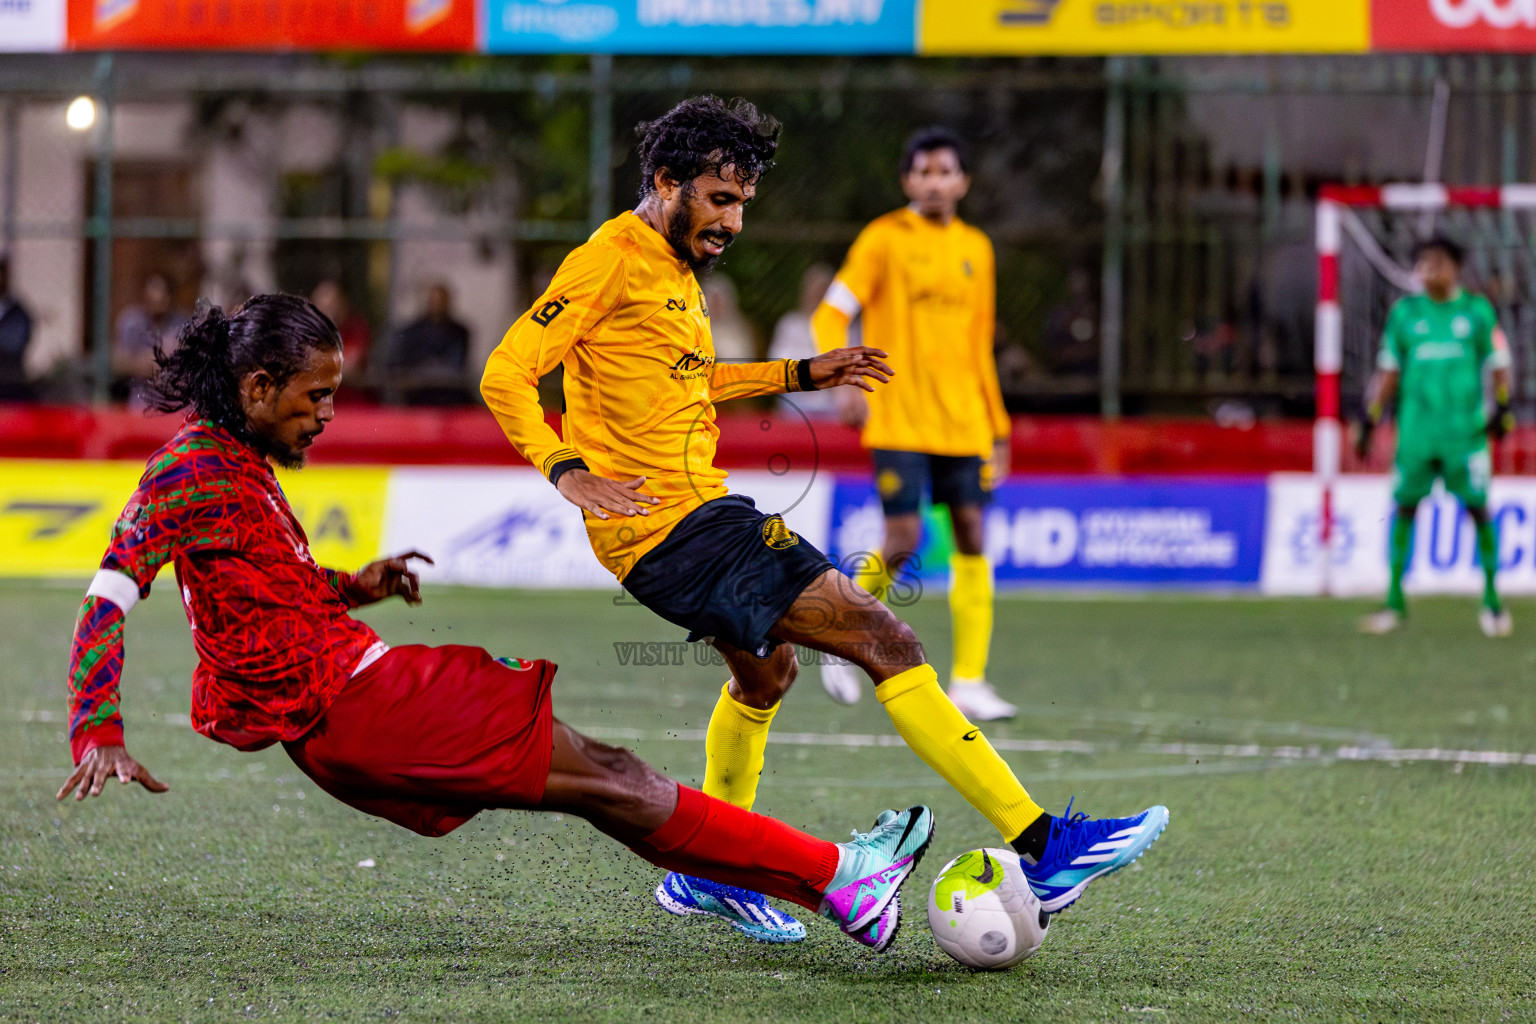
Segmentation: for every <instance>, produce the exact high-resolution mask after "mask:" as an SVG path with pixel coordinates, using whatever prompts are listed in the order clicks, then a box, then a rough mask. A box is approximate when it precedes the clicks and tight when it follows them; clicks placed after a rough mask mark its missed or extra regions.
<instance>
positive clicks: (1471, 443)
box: [1377, 291, 1509, 451]
mask: <svg viewBox="0 0 1536 1024" xmlns="http://www.w3.org/2000/svg"><path fill="white" fill-rule="evenodd" d="M1485 364H1491V365H1493V366H1495V367H1499V366H1508V365H1509V348H1508V346H1507V345H1506V344H1505V343H1504V338H1503V334H1502V333H1501V332H1500V331H1499V318H1498V314H1496V313H1495V312H1494V310H1493V305H1492V304H1491V303H1490V302H1489V301H1488V300H1487V299H1485V298H1483V297H1482V296H1481V295H1473V294H1471V293H1470V292H1467V291H1458V292H1457V293H1456V294H1455V295H1454V296H1452V297H1451V298H1449V299H1447V300H1446V301H1445V302H1436V301H1435V300H1434V299H1432V298H1430V297H1429V296H1428V295H1408V296H1404V297H1403V298H1401V299H1399V300H1398V301H1397V303H1396V304H1395V305H1394V306H1393V307H1392V312H1391V313H1389V314H1388V316H1387V326H1386V328H1385V330H1383V332H1382V339H1381V355H1380V357H1379V358H1378V359H1377V365H1378V366H1380V367H1381V368H1382V369H1383V370H1395V371H1397V372H1398V373H1401V374H1402V380H1401V384H1400V385H1399V389H1398V399H1397V426H1398V447H1399V449H1412V450H1418V449H1421V448H1425V447H1431V448H1437V449H1438V448H1445V447H1450V448H1453V449H1455V450H1459V451H1460V450H1465V451H1471V450H1473V449H1475V448H1480V447H1481V446H1482V445H1483V444H1485V443H1486V441H1487V436H1486V433H1485V430H1486V427H1487V420H1486V417H1485V416H1484V413H1483V367H1484V365H1485Z"/></svg>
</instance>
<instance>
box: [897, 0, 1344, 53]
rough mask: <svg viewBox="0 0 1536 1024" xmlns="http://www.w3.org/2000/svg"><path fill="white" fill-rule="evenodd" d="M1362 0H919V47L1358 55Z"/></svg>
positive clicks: (924, 50)
mask: <svg viewBox="0 0 1536 1024" xmlns="http://www.w3.org/2000/svg"><path fill="white" fill-rule="evenodd" d="M1369 42H1370V13H1369V0H925V2H924V3H923V6H922V16H921V22H920V24H919V34H918V52H919V53H924V54H969V55H992V54H1175V53H1186V54H1196V53H1362V52H1364V51H1365V50H1366V49H1367V48H1368V46H1369Z"/></svg>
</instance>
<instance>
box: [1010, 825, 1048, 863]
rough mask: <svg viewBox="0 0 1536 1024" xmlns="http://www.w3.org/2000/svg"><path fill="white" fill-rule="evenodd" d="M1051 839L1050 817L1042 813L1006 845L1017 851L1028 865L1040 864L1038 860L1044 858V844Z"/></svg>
mask: <svg viewBox="0 0 1536 1024" xmlns="http://www.w3.org/2000/svg"><path fill="white" fill-rule="evenodd" d="M1050 838H1051V816H1050V815H1049V814H1046V813H1044V812H1042V813H1041V814H1040V817H1038V818H1036V819H1035V820H1034V821H1032V822H1030V823H1029V825H1028V826H1027V827H1026V828H1025V829H1024V831H1023V832H1020V833H1019V834H1018V835H1017V836H1016V837H1015V838H1014V839H1013V840H1012V841H1011V842H1010V843H1009V844H1008V845H1009V846H1012V847H1013V848H1014V849H1015V850H1018V851H1019V855H1020V856H1022V857H1024V858H1025V859H1026V860H1027V861H1028V862H1029V863H1030V864H1038V863H1040V858H1041V857H1043V856H1045V844H1046V843H1047V842H1049V841H1050Z"/></svg>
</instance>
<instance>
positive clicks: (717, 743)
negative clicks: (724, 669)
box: [704, 680, 779, 811]
mask: <svg viewBox="0 0 1536 1024" xmlns="http://www.w3.org/2000/svg"><path fill="white" fill-rule="evenodd" d="M778 711H779V706H778V705H777V704H775V705H774V706H773V707H771V708H769V709H768V710H766V711H759V710H758V709H757V708H749V707H747V706H746V705H745V704H742V703H739V702H738V701H737V700H736V699H735V698H733V697H732V696H731V683H730V680H726V683H725V685H724V686H722V687H720V699H719V700H718V701H716V702H715V713H714V714H712V715H710V716H709V731H708V732H706V733H705V734H704V793H705V795H706V796H712V797H716V798H718V799H720V800H724V801H725V802H726V803H728V804H735V805H736V806H737V807H740V808H742V809H743V810H747V811H750V810H751V809H752V803H753V801H755V800H756V799H757V781H758V779H759V778H761V777H762V774H763V750H764V749H765V748H766V747H767V746H768V727H769V726H770V725H772V724H773V716H774V715H776V714H777V713H778Z"/></svg>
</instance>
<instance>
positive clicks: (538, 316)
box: [531, 295, 571, 327]
mask: <svg viewBox="0 0 1536 1024" xmlns="http://www.w3.org/2000/svg"><path fill="white" fill-rule="evenodd" d="M570 304H571V303H570V300H569V299H567V298H566V297H565V296H564V295H562V296H560V297H559V298H558V299H550V300H549V301H548V302H546V303H544V305H542V306H540V307H539V308H538V309H536V310H534V311H533V316H532V317H531V319H532V320H533V322H534V323H536V324H538V325H539V326H540V327H548V326H549V325H550V322H551V321H552V320H554V319H555V317H557V316H559V315H560V314H561V313H563V312H565V307H566V306H569V305H570Z"/></svg>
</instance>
